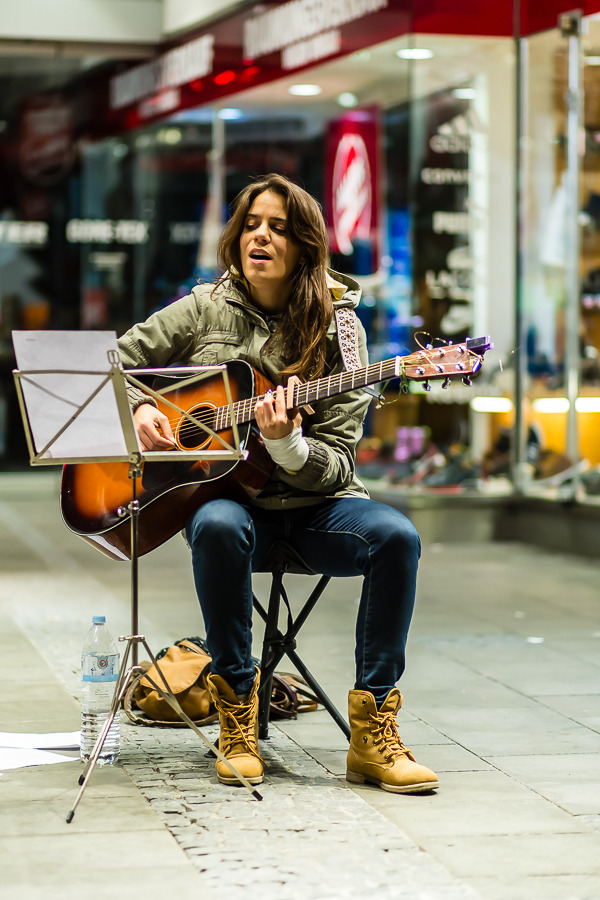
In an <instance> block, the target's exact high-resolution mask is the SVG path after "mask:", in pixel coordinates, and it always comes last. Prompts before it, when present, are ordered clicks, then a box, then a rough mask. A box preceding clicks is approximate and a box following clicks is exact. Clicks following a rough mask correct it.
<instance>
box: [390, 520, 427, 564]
mask: <svg viewBox="0 0 600 900" xmlns="http://www.w3.org/2000/svg"><path fill="white" fill-rule="evenodd" d="M383 546H384V547H385V550H386V551H387V552H393V553H395V554H398V555H401V556H402V557H406V556H408V557H412V558H414V559H417V560H418V559H420V557H421V538H420V537H419V532H418V531H417V529H416V528H415V526H414V525H413V523H412V522H411V521H410V519H407V518H406V516H403V515H402V514H399V515H398V517H394V519H393V520H392V521H391V522H389V523H388V526H387V528H386V531H385V537H384V540H383Z"/></svg>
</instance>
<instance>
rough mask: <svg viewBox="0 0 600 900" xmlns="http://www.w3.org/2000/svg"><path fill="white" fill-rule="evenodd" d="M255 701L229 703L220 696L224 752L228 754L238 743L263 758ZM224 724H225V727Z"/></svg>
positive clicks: (219, 708)
mask: <svg viewBox="0 0 600 900" xmlns="http://www.w3.org/2000/svg"><path fill="white" fill-rule="evenodd" d="M254 706H255V704H254V703H239V704H237V703H236V704H233V703H228V702H227V700H223V698H219V702H218V710H219V712H220V713H222V714H223V717H224V721H223V723H222V726H221V736H222V738H223V748H222V751H221V752H222V753H223V754H224V755H225V756H227V754H228V753H229V751H230V750H231V749H232V748H233V747H235V746H236V745H237V744H242V745H243V746H244V747H245V749H246V750H247V751H248V753H251V754H252V756H255V757H256V758H257V759H261V757H260V753H259V751H258V747H257V743H256V731H255V729H256V711H255V709H254ZM223 726H225V727H224V728H223Z"/></svg>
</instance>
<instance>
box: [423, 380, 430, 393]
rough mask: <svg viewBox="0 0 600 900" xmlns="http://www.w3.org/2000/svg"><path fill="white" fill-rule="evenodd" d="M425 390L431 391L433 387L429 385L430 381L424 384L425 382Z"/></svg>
mask: <svg viewBox="0 0 600 900" xmlns="http://www.w3.org/2000/svg"><path fill="white" fill-rule="evenodd" d="M423 390H424V391H430V390H431V385H430V384H429V382H428V381H424V382H423Z"/></svg>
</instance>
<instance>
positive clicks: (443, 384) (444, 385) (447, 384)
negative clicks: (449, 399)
mask: <svg viewBox="0 0 600 900" xmlns="http://www.w3.org/2000/svg"><path fill="white" fill-rule="evenodd" d="M442 387H443V388H444V390H445V389H446V388H449V387H450V379H449V378H446V380H445V381H443V382H442Z"/></svg>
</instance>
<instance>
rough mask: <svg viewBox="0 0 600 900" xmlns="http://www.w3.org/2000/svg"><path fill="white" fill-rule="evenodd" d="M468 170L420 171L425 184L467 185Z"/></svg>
mask: <svg viewBox="0 0 600 900" xmlns="http://www.w3.org/2000/svg"><path fill="white" fill-rule="evenodd" d="M468 180H469V170H468V169H421V181H424V182H425V184H467V182H468Z"/></svg>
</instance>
